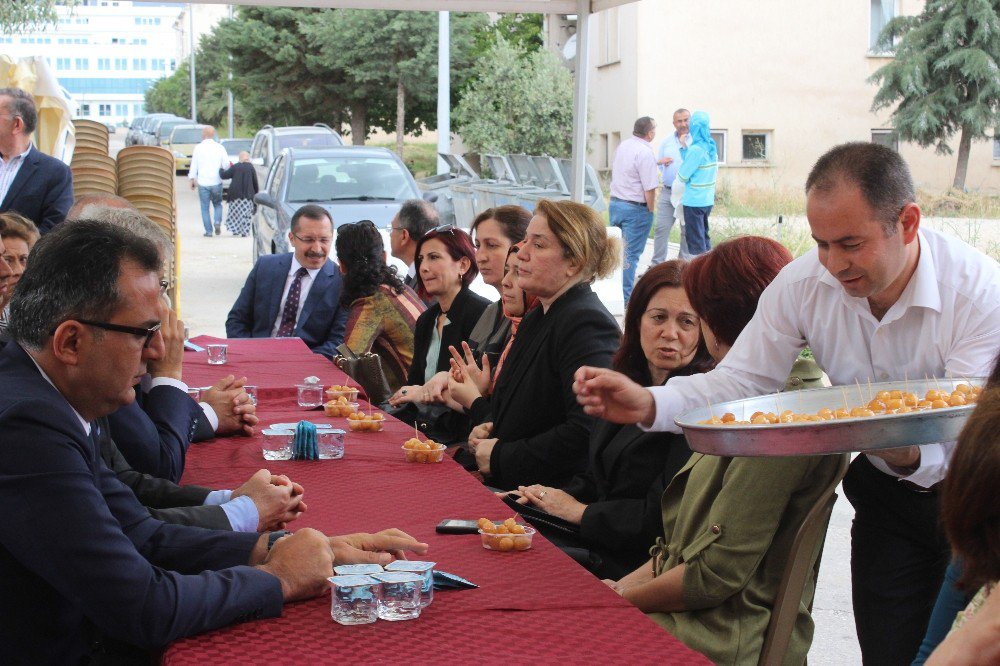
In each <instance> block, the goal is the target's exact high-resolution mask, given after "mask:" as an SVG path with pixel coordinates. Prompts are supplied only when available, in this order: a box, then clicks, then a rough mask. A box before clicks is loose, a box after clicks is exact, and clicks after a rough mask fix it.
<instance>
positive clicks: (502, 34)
mask: <svg viewBox="0 0 1000 666" xmlns="http://www.w3.org/2000/svg"><path fill="white" fill-rule="evenodd" d="M542 18H543V17H542V15H541V14H522V13H518V12H515V13H511V14H501V15H500V18H499V19H497V20H496V21H494V22H492V23H487V24H486V25H484V26H482V27H481V28H479V29H478V30H477V31H476V35H475V54H476V55H477V56H481V55H484V54H485V53H486V52H488V51H489V50H490V49H492V48H493V47H494V46H496V43H497V41H498V40H500V39H503V40H505V41H506V42H507V43H509V44H513V45H514V46H518V47H520V48H522V49H523V50H524V53H525V55H527V54H529V53H534V52H535V51H538V50H540V49H541V48H542V47H543V46H545V39H544V36H543V34H542V28H543V26H544V24H543V23H542Z"/></svg>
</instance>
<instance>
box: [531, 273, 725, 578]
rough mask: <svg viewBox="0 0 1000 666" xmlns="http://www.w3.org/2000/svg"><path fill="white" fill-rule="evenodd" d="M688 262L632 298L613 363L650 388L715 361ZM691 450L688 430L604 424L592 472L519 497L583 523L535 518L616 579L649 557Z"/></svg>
mask: <svg viewBox="0 0 1000 666" xmlns="http://www.w3.org/2000/svg"><path fill="white" fill-rule="evenodd" d="M685 263H686V262H684V261H681V260H678V259H674V260H672V261H667V262H664V263H662V264H658V265H657V266H655V267H653V268H651V269H649V270H648V271H647V272H646V274H645V275H643V277H642V279H640V280H639V282H638V283H637V284H636V286H635V290H634V291H633V292H632V297H631V299H630V300H629V304H628V309H627V311H626V313H625V332H624V335H623V337H622V345H621V348H620V349H619V350H618V353H617V354H615V359H614V364H613V365H614V368H615V369H616V370H618V371H619V372H622V373H624V374H626V375H628V376H629V377H630V378H632V379H634V380H635V381H637V382H643V386H650V385H655V384H662V383H663V382H665V381H666V380H667V379H668V378H670V377H677V376H680V375H689V374H696V373H700V372H706V371H708V370H709V369H711V367H712V365H713V364H712V358H711V356H710V355H709V353H708V350H707V349H706V347H705V343H704V341H703V340H702V337H701V332H700V321H699V318H698V315H697V314H696V313H695V311H694V308H693V307H692V306H691V304H690V303H689V302H688V298H687V295H686V293H685V292H684V287H683V284H682V282H681V271H682V269H683V267H684V265H685ZM690 455H691V451H690V449H689V448H688V446H687V442H686V441H685V439H684V436H683V435H681V434H674V433H653V432H644V431H642V430H641V429H640V428H639V427H638V426H636V425H625V426H623V425H619V424H616V423H610V422H608V421H598V425H597V427H596V429H595V430H594V432H593V435H592V436H591V437H590V452H589V459H588V462H589V465H588V467H587V470H586V471H585V472H583V473H581V474H577V475H576V476H575V477H573V479H572V480H571V481H570V482H569V483H568V484H566V485H564V486H563V487H562V488H561V489H558V488H553V487H549V486H544V485H540V484H535V485H531V486H521V488H519V489H518V491H515V494H516V495H518V496H519V497H520V499H519V500H518V501H519V502H520V503H521V504H531V505H532V506H534V507H536V508H537V509H540V510H542V511H544V512H546V513H547V514H549V515H552V516H556V517H558V518H561V519H562V520H565V521H566V522H568V523H571V524H572V525H575V526H578V529H579V531H578V532H576V533H575V534H574V533H572V532H569V531H566V530H558V531H553V530H552V529H551V528H550V527H549V526H548V525H547V524H546V523H545V522H544V518H545V517H544V516H543V517H542V520H539V521H534V522H535V524H536V526H537V527H539V528H540V529H541V531H542V532H543V533H544V534H546V536H549V537H550V539H551V540H553V541H554V542H555V543H557V544H558V545H560V546H563V547H566V546H571V547H578V548H586V549H588V550H590V551H591V552H592V553H594V554H596V555H597V557H593V556H591V557H590V558H589V564H590V565H591V567H592V570H593V571H594V572H595V573H597V574H598V575H599V576H601V577H602V578H614V579H617V578H620V577H621V576H623V575H625V574H626V573H628V572H630V571H633V570H634V569H635V568H636V567H637V566H639V565H640V564H642V563H643V562H645V561H646V560H647V559H648V558H649V544H651V543H652V542H653V541H655V540H656V537H657V536H659V535H660V534H661V532H662V530H663V525H662V514H661V509H660V498H661V496H662V495H663V491H664V489H665V488H666V487H667V484H668V483H670V480H671V479H672V478H673V477H674V474H676V473H677V472H678V471H679V470H680V469H681V467H683V466H684V464H685V463H686V462H687V460H688V458H689V457H690ZM532 513H533V512H530V511H529V512H528V517H529V519H530V517H531V514H532Z"/></svg>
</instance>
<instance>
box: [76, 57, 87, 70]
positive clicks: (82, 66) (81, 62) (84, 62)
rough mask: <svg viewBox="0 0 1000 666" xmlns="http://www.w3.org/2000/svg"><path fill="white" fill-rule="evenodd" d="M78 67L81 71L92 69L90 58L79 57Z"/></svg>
mask: <svg viewBox="0 0 1000 666" xmlns="http://www.w3.org/2000/svg"><path fill="white" fill-rule="evenodd" d="M76 68H77V69H78V70H80V71H87V70H88V69H90V58H77V59H76Z"/></svg>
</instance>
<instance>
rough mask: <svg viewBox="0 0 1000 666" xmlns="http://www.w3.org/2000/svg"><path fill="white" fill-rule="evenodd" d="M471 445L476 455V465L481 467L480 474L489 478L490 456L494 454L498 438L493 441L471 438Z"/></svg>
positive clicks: (492, 439)
mask: <svg viewBox="0 0 1000 666" xmlns="http://www.w3.org/2000/svg"><path fill="white" fill-rule="evenodd" d="M469 444H470V445H471V446H472V449H473V451H474V452H475V454H476V465H478V466H479V473H480V474H482V475H483V476H487V475H488V474H489V473H490V455H491V454H492V453H493V447H494V446H496V445H497V439H496V437H493V438H491V439H472V438H470V439H469Z"/></svg>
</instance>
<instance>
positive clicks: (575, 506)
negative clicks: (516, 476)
mask: <svg viewBox="0 0 1000 666" xmlns="http://www.w3.org/2000/svg"><path fill="white" fill-rule="evenodd" d="M517 490H518V492H520V493H521V495H522V496H523V497H525V498H527V500H528V501H529V502H531V503H532V504H533V505H534V506H537V507H538V508H539V509H542V510H544V511H545V512H546V513H548V514H551V515H553V516H556V517H558V518H562V519H563V520H565V521H567V522H570V523H573V524H574V525H579V524H580V523H581V522H583V512H584V511H585V510H586V509H587V505H586V504H583V503H582V502H579V501H577V499H576V498H575V497H573V496H572V495H570V494H569V493H567V492H565V491H562V490H559V489H558V488H549V487H548V486H539V485H533V486H518V488H517ZM518 501H519V502H520V500H518Z"/></svg>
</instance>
